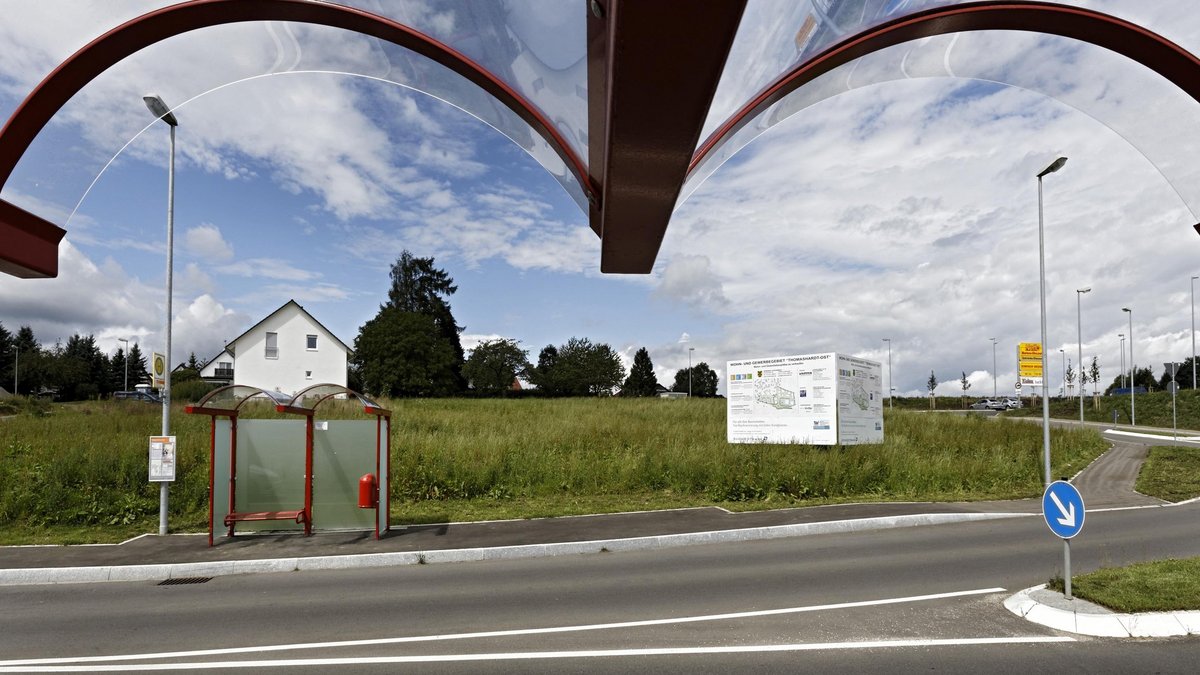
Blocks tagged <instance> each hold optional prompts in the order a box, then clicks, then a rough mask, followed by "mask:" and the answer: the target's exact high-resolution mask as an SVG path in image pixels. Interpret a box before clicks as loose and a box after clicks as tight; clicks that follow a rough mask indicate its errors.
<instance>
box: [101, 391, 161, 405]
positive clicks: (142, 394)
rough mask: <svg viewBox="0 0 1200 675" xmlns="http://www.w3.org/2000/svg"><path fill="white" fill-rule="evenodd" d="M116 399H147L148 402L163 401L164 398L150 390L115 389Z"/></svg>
mask: <svg viewBox="0 0 1200 675" xmlns="http://www.w3.org/2000/svg"><path fill="white" fill-rule="evenodd" d="M113 398H114V399H118V400H120V399H124V400H128V401H145V402H146V403H162V399H161V398H159V397H158V396H156V395H155V394H153V393H151V392H148V391H114V392H113Z"/></svg>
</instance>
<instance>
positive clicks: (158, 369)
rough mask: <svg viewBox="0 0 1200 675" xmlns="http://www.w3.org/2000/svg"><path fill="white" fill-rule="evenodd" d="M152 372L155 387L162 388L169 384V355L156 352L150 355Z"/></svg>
mask: <svg viewBox="0 0 1200 675" xmlns="http://www.w3.org/2000/svg"><path fill="white" fill-rule="evenodd" d="M150 371H151V372H150V374H151V375H152V376H153V378H154V383H153V386H154V388H155V389H162V388H163V387H164V386H166V384H167V357H165V356H163V355H162V354H159V353H158V352H154V353H153V354H152V355H151V357H150Z"/></svg>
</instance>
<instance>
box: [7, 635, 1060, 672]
mask: <svg viewBox="0 0 1200 675" xmlns="http://www.w3.org/2000/svg"><path fill="white" fill-rule="evenodd" d="M1054 642H1075V639H1074V638H1070V637H1065V636H1064V637H1011V638H956V639H947V640H872V641H866V642H815V643H800V644H785V645H743V646H730V647H667V648H651V649H589V650H581V651H572V652H499V653H494V654H434V655H421V656H361V657H343V658H330V659H277V660H272V661H266V660H264V661H208V662H204V661H199V662H195V663H162V664H154V663H139V664H122V665H116V666H102V665H88V666H35V667H33V668H23V667H14V668H7V667H0V673H16V672H27V673H28V672H33V673H83V672H132V671H151V670H217V669H231V668H276V667H293V668H295V667H299V666H352V665H377V664H393V663H456V662H459V663H461V662H470V661H519V660H533V659H583V658H605V657H614V656H692V655H700V654H758V653H770V652H811V651H826V650H836V649H842V650H850V649H898V648H903V647H964V646H977V645H1013V644H1045V643H1054Z"/></svg>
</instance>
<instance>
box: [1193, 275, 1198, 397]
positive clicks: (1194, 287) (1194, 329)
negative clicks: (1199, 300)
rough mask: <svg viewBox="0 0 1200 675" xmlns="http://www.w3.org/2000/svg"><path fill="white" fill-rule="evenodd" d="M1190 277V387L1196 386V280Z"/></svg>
mask: <svg viewBox="0 0 1200 675" xmlns="http://www.w3.org/2000/svg"><path fill="white" fill-rule="evenodd" d="M1197 279H1200V277H1192V389H1195V388H1196V280H1197Z"/></svg>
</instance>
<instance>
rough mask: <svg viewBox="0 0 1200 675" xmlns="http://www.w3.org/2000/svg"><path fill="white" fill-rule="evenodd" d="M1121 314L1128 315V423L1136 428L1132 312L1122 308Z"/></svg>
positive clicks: (1135, 382)
mask: <svg viewBox="0 0 1200 675" xmlns="http://www.w3.org/2000/svg"><path fill="white" fill-rule="evenodd" d="M1121 311H1122V312H1126V313H1128V314H1129V423H1130V424H1131V425H1133V426H1135V427H1136V426H1137V400H1136V399H1135V398H1134V397H1133V390H1134V389H1136V388H1137V365H1135V364H1134V362H1133V310H1132V309H1129V308H1128V307H1122V308H1121Z"/></svg>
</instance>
